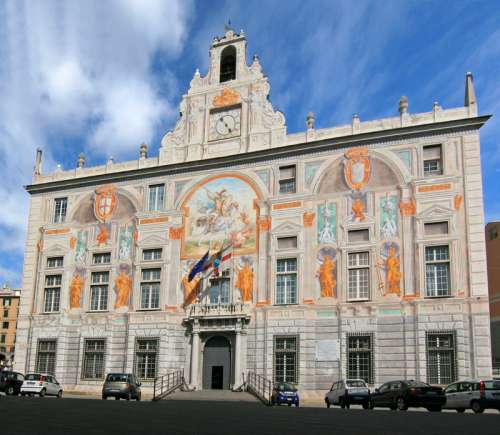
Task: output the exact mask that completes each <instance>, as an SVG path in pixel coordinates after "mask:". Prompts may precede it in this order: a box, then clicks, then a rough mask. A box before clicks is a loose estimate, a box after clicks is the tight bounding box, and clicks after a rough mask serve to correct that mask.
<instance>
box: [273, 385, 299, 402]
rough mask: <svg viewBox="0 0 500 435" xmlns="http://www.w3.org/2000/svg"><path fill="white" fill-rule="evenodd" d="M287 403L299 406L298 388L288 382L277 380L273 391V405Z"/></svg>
mask: <svg viewBox="0 0 500 435" xmlns="http://www.w3.org/2000/svg"><path fill="white" fill-rule="evenodd" d="M282 403H286V404H287V405H288V406H292V405H295V406H297V407H298V406H299V393H297V388H296V387H295V386H294V385H292V384H289V383H287V382H276V384H274V388H273V391H272V393H271V405H281V404H282Z"/></svg>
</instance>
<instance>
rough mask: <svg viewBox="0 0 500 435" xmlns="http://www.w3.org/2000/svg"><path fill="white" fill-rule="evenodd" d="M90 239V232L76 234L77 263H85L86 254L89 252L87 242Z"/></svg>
mask: <svg viewBox="0 0 500 435" xmlns="http://www.w3.org/2000/svg"><path fill="white" fill-rule="evenodd" d="M88 238H89V233H88V231H84V230H82V231H78V233H77V234H76V249H75V262H76V263H83V262H85V253H86V252H87V242H88Z"/></svg>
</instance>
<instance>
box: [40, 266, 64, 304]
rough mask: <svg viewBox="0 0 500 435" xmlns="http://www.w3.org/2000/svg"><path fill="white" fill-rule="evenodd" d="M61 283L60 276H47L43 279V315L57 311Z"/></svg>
mask: <svg viewBox="0 0 500 435" xmlns="http://www.w3.org/2000/svg"><path fill="white" fill-rule="evenodd" d="M61 283H62V275H47V276H46V277H45V294H44V301H43V311H44V312H45V313H52V312H56V311H59V303H60V299H61Z"/></svg>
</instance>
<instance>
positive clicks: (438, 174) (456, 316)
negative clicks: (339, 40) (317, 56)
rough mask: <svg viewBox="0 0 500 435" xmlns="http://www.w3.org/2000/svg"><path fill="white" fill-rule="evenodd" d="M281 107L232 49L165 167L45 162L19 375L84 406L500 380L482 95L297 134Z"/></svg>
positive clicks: (168, 149)
mask: <svg viewBox="0 0 500 435" xmlns="http://www.w3.org/2000/svg"><path fill="white" fill-rule="evenodd" d="M334 83H335V81H334V80H333V78H332V86H334ZM310 85H311V86H314V84H310ZM269 93H270V86H269V83H268V79H267V78H266V76H265V75H264V74H263V72H262V66H261V64H260V61H259V58H258V57H257V56H254V57H253V59H252V61H251V63H250V65H248V64H247V53H246V38H245V35H244V34H243V32H241V33H240V34H237V33H235V32H234V31H233V30H231V29H227V30H226V32H225V35H224V36H223V37H221V38H215V39H214V40H213V42H212V44H211V47H210V62H209V69H208V72H207V75H205V76H202V75H201V74H200V72H199V71H196V73H195V74H194V77H193V79H192V80H191V83H190V88H189V89H188V91H187V93H186V94H185V95H183V97H182V101H181V103H180V112H181V115H180V118H179V119H178V121H177V123H176V125H175V127H174V129H173V130H172V131H170V132H168V133H167V134H166V135H165V136H164V137H163V139H162V142H161V148H160V150H159V155H158V156H154V157H151V156H148V148H147V146H146V145H144V144H143V145H141V146H140V149H139V158H138V159H137V160H134V161H128V162H120V163H116V162H114V161H113V160H112V159H110V160H109V161H108V162H107V163H106V164H105V165H102V166H97V167H92V168H87V167H85V156H84V155H83V154H81V155H80V156H79V157H78V160H77V164H76V167H75V168H74V169H70V170H66V171H62V170H58V171H57V172H55V173H42V171H41V161H42V153H41V151H39V152H38V153H37V158H36V164H35V172H34V176H33V181H32V184H31V185H29V186H28V187H27V190H28V192H29V193H30V195H31V205H30V215H29V220H28V231H27V244H26V254H25V258H24V276H23V292H22V301H21V312H20V318H19V326H18V337H19V338H18V346H17V353H16V360H15V366H16V368H17V369H18V370H20V371H24V372H26V371H32V370H36V371H43V372H52V373H55V374H56V376H57V379H58V380H59V381H61V382H62V383H63V384H64V386H65V388H66V389H82V390H84V389H87V390H92V389H99V388H100V386H101V385H102V381H103V378H104V376H105V373H107V372H116V371H118V372H120V371H127V372H134V373H135V374H136V375H137V376H138V377H139V378H140V379H141V380H142V381H143V384H144V386H145V387H146V388H147V386H148V385H151V384H152V381H153V379H154V378H155V376H157V375H158V374H164V373H167V372H169V371H171V370H174V369H181V368H182V369H184V373H185V376H186V379H187V381H188V382H189V384H190V385H191V386H193V387H196V388H198V389H200V388H237V387H239V386H240V385H241V384H242V383H243V381H244V374H246V373H247V372H248V371H252V372H255V373H257V374H260V375H262V376H264V377H266V378H268V379H272V380H276V381H287V382H292V383H296V384H298V386H299V388H300V389H301V390H308V391H320V390H325V389H327V388H328V387H329V386H330V385H331V383H332V381H334V380H336V379H340V378H345V377H349V378H363V379H365V380H366V381H367V382H368V383H370V384H375V385H377V384H380V383H382V382H385V381H387V380H390V379H394V378H401V379H403V378H406V379H419V380H423V381H428V382H430V383H433V384H448V383H450V382H452V381H455V380H457V379H462V378H476V377H479V376H490V375H491V349H490V329H489V327H488V325H489V301H488V282H487V271H486V255H485V241H484V218H483V199H482V198H483V197H482V180H481V164H480V140H479V129H480V128H481V127H482V125H483V124H484V123H485V122H486V121H487V120H488V119H489V116H479V115H478V111H477V103H476V97H475V94H474V88H473V82H472V75H471V74H470V73H468V74H467V75H466V80H465V104H464V107H458V108H451V109H445V108H443V107H441V106H440V105H439V104H438V103H434V104H433V105H432V110H431V111H429V112H426V113H417V114H412V113H410V111H409V106H408V99H407V98H405V97H402V98H401V99H400V101H399V106H398V108H397V114H396V116H394V117H392V118H385V119H377V120H372V121H362V120H361V119H360V117H359V116H358V115H354V116H353V118H352V122H351V123H350V124H348V125H341V126H336V127H331V128H322V129H317V128H316V127H315V119H314V115H313V114H312V113H309V114H307V117H306V123H305V131H302V132H298V133H292V134H288V133H287V130H286V122H285V116H284V115H283V114H282V113H281V112H279V111H277V110H275V108H274V107H273V105H272V103H271V101H270V99H269ZM333 103H334V102H333ZM384 110H385V109H384ZM395 112H396V111H395ZM192 271H201V273H197V274H196V273H194V272H193V273H191V272H192Z"/></svg>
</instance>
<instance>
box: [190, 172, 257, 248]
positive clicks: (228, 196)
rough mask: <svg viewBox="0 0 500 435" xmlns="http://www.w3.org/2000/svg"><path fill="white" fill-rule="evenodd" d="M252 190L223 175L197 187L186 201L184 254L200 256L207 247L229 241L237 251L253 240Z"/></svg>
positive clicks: (254, 241) (253, 194)
mask: <svg viewBox="0 0 500 435" xmlns="http://www.w3.org/2000/svg"><path fill="white" fill-rule="evenodd" d="M256 198H257V196H256V194H255V192H254V190H253V189H252V188H251V187H250V185H248V184H247V183H245V182H244V181H243V180H240V179H239V178H233V177H224V178H218V179H215V180H212V181H209V182H208V183H206V184H205V185H203V186H201V187H199V188H198V189H197V190H196V192H195V193H194V194H193V195H192V196H191V198H190V199H189V200H188V202H187V204H186V205H185V207H186V209H187V210H186V211H187V217H188V218H187V219H186V232H185V237H186V238H185V241H184V255H185V256H189V257H191V256H200V255H203V254H204V253H205V252H206V251H207V249H211V250H214V249H218V248H220V247H221V246H222V244H223V243H230V244H232V245H233V247H234V249H236V250H238V251H239V252H240V253H248V252H252V251H253V250H254V249H255V243H256V210H255V208H254V200H255V199H256Z"/></svg>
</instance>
